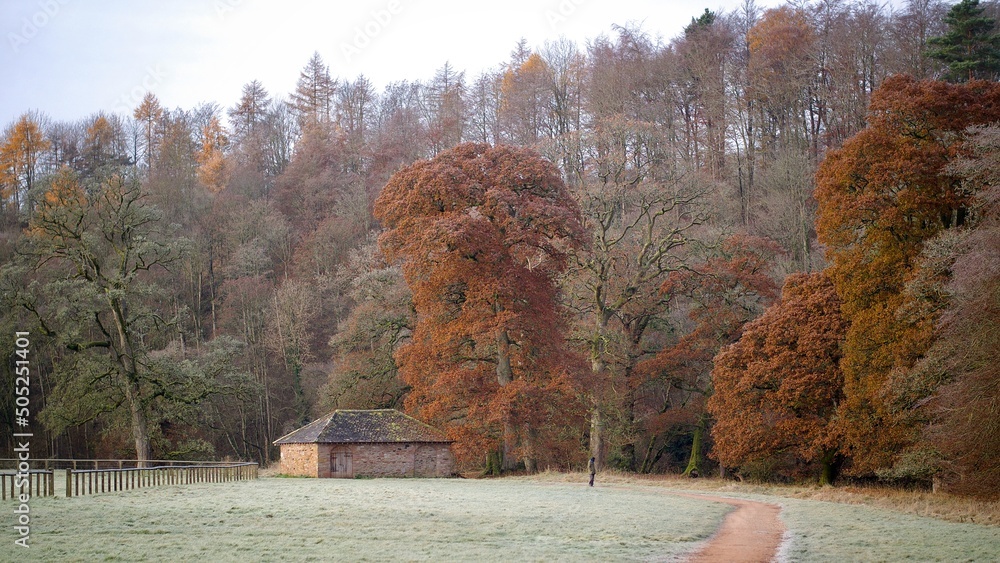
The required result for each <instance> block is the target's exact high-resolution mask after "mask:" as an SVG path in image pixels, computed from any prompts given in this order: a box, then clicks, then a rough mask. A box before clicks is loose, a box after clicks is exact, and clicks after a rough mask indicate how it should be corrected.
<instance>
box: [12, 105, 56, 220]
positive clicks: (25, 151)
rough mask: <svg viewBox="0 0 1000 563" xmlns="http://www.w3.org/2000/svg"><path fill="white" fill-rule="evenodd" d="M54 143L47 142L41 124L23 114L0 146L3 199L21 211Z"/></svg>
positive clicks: (28, 115)
mask: <svg viewBox="0 0 1000 563" xmlns="http://www.w3.org/2000/svg"><path fill="white" fill-rule="evenodd" d="M51 146H52V143H51V142H50V141H49V140H48V139H46V138H45V136H44V135H43V133H42V129H41V126H40V125H39V123H38V122H37V121H36V120H35V119H34V118H33V117H32V116H31V115H30V114H24V115H22V116H21V117H20V118H18V120H17V121H16V122H15V123H14V125H12V126H11V127H10V128H9V129H7V131H5V132H4V136H3V139H2V143H0V199H2V200H3V201H2V203H6V202H7V200H10V201H11V203H12V204H13V207H15V208H18V207H20V205H21V203H22V201H23V198H24V195H25V194H26V193H27V191H28V190H30V189H31V187H32V184H33V183H34V179H35V172H36V168H37V166H38V161H39V158H40V157H41V155H42V153H43V152H45V151H46V150H48V149H49V147H51Z"/></svg>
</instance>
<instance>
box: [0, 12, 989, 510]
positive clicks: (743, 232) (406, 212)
mask: <svg viewBox="0 0 1000 563" xmlns="http://www.w3.org/2000/svg"><path fill="white" fill-rule="evenodd" d="M996 13H997V7H996V5H995V4H993V3H982V4H980V3H978V2H976V1H975V0H963V1H962V2H961V3H959V4H955V5H950V4H946V3H943V2H938V1H934V0H910V1H908V2H906V3H904V4H903V5H901V6H899V7H896V8H892V7H891V6H889V5H885V4H880V3H877V2H871V1H862V0H834V1H808V2H789V3H788V4H785V5H783V6H781V7H778V8H775V9H768V10H763V9H759V8H758V7H756V5H755V4H754V3H753V1H752V0H749V1H748V2H745V3H744V4H743V7H742V8H741V9H738V10H735V11H733V12H730V13H714V12H711V11H709V10H705V11H704V12H703V13H700V14H699V13H693V14H691V15H692V16H693V17H692V19H691V22H690V24H689V25H687V26H686V27H685V29H684V31H683V33H682V34H681V35H679V36H677V37H674V38H671V39H659V38H657V37H658V36H657V33H656V30H648V29H642V28H640V27H634V26H626V27H614V28H613V30H612V31H611V32H610V33H609V34H608V35H605V36H600V37H595V38H593V39H592V40H590V41H588V42H586V44H584V45H579V44H575V43H572V42H570V41H568V40H557V41H552V42H548V43H545V44H544V45H535V46H532V45H528V44H527V43H526V42H524V41H521V42H518V43H515V44H513V45H512V47H513V50H512V52H511V54H510V58H509V60H506V61H498V62H497V63H496V64H495V66H494V67H493V68H492V70H489V71H487V72H483V73H481V74H479V75H476V76H472V75H467V74H466V72H465V71H463V70H462V69H456V68H454V67H452V66H451V65H450V64H449V63H447V62H445V63H443V64H442V66H441V67H440V68H439V70H438V71H437V72H436V73H435V75H434V76H433V77H429V78H428V79H427V80H426V81H419V82H395V83H391V84H388V85H386V86H385V87H384V88H381V89H378V88H376V87H375V86H374V85H373V84H372V83H371V82H370V81H369V80H368V79H366V78H365V77H364V76H356V77H343V76H337V75H336V69H335V68H329V67H328V66H327V64H326V63H325V62H324V61H323V59H322V57H321V56H320V55H319V54H318V53H317V54H315V55H313V57H312V58H311V59H310V60H308V61H306V62H305V66H304V67H303V68H302V70H301V74H300V78H299V81H298V85H297V87H296V89H295V91H293V92H270V91H268V89H267V87H266V85H264V84H262V83H260V82H259V81H257V80H253V77H247V78H248V79H249V81H248V82H247V83H246V85H245V86H244V87H243V90H242V93H235V92H234V98H235V97H236V96H237V95H239V98H238V102H237V103H235V104H234V105H232V106H229V107H224V106H221V105H219V104H217V103H206V104H203V105H200V106H198V107H193V108H167V107H163V106H162V105H161V103H160V101H159V100H158V99H157V97H156V94H155V92H149V93H147V94H146V96H145V98H144V99H143V100H142V102H141V104H139V105H138V106H137V107H135V108H134V111H133V112H132V114H131V115H121V114H113V113H101V112H99V113H95V114H93V115H90V116H86V117H82V118H81V119H79V120H78V121H72V122H65V121H54V120H52V119H49V118H48V117H46V115H45V113H44V108H39V109H32V110H30V111H26V112H25V113H24V114H23V115H21V116H20V117H19V118H18V119H16V120H15V121H14V122H12V123H9V124H7V125H6V128H5V129H4V131H3V132H2V137H0V187H2V198H0V206H2V209H0V234H2V236H0V255H2V264H3V266H2V270H0V290H2V299H3V307H2V309H0V326H2V327H3V333H4V334H8V335H13V334H14V333H15V332H17V331H30V333H31V342H32V349H31V354H32V364H31V365H32V368H33V372H32V378H31V397H32V405H33V407H34V411H33V412H34V413H38V417H37V418H38V421H39V423H38V428H37V429H36V430H35V432H36V434H35V435H36V441H35V445H34V448H35V450H34V451H33V456H34V457H44V456H46V455H47V456H51V457H61V458H68V457H78V458H108V457H133V456H138V458H139V459H165V458H180V459H198V458H223V457H233V458H241V459H248V460H255V461H259V462H262V463H268V462H270V461H273V460H275V459H276V456H277V449H276V448H275V447H274V446H273V445H272V442H273V441H274V440H275V439H276V438H278V437H279V436H281V435H283V434H285V433H287V432H289V431H291V430H293V429H295V428H297V427H298V426H300V425H302V424H305V423H307V422H309V421H311V420H313V419H314V418H315V417H318V416H320V415H322V414H323V413H325V412H328V411H329V410H332V409H335V408H399V409H402V410H405V411H407V412H409V413H410V414H413V415H415V416H417V417H418V418H420V419H421V420H424V421H426V422H429V423H431V424H434V425H436V426H438V427H440V428H442V429H443V430H444V431H446V432H447V433H448V434H449V436H450V437H452V438H453V439H455V440H456V444H455V451H456V454H457V455H458V456H459V460H460V462H461V463H462V464H464V467H465V468H466V469H468V470H476V471H487V472H490V473H500V472H507V471H529V472H530V471H535V470H540V469H545V468H547V467H551V468H573V467H577V468H579V467H581V466H583V465H584V464H585V463H586V460H587V459H588V458H589V457H590V456H591V455H593V456H595V457H597V458H598V460H599V461H598V463H599V464H600V466H602V467H613V468H618V469H622V470H625V471H634V472H641V473H654V472H674V473H684V474H686V475H691V476H697V475H699V474H700V475H707V474H709V473H716V474H717V473H718V472H720V471H721V472H722V473H723V474H727V475H735V476H738V477H740V478H754V479H770V480H779V481H792V480H796V481H798V480H817V479H819V480H822V481H825V482H829V481H833V480H835V479H838V478H849V479H854V480H863V481H875V480H879V481H883V482H886V483H891V484H896V485H906V486H909V485H919V486H930V484H931V483H935V484H943V485H945V486H948V487H950V488H951V489H952V490H955V491H959V492H965V493H971V494H984V495H990V494H993V495H995V494H996V491H997V490H998V489H997V487H995V486H993V485H991V483H996V479H997V478H1000V461H998V460H1000V426H998V425H1000V422H998V421H1000V413H998V412H997V404H998V395H1000V391H998V386H997V381H998V377H1000V373H998V365H1000V361H998V359H1000V358H998V353H997V350H1000V324H998V323H1000V260H998V259H997V256H998V251H1000V225H998V213H1000V208H998V205H1000V192H998V187H997V174H998V172H997V170H998V169H1000V168H998V158H1000V156H998V154H1000V152H998V151H1000V129H998V128H997V125H996V124H997V122H1000V85H998V84H997V82H996V79H997V78H998V76H1000V39H998V36H997V35H996V26H995V21H996V20H995V17H994V16H995V14H996ZM301 62H302V61H298V62H296V61H290V62H289V64H292V65H298V64H301ZM196 87H197V85H192V88H196ZM0 348H2V350H3V353H4V355H5V356H7V357H10V358H12V360H11V361H10V362H8V366H9V369H5V370H3V372H2V373H3V378H4V380H5V381H6V380H10V381H11V383H10V384H5V385H3V389H5V390H8V389H13V388H14V385H13V383H12V382H13V380H14V377H15V376H14V369H13V365H14V362H13V358H14V352H15V351H14V339H13V338H6V339H0ZM15 406H16V405H15V397H14V395H13V393H12V392H7V391H4V393H3V394H0V427H2V428H3V431H2V432H0V436H3V437H4V438H3V439H4V440H8V439H10V438H7V437H9V436H11V434H12V431H14V432H16V431H17V429H16V426H15V414H14V413H15ZM42 407H44V408H42ZM39 436H43V437H44V439H39V438H38V437H39ZM43 442H44V445H43Z"/></svg>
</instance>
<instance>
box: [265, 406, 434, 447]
mask: <svg viewBox="0 0 1000 563" xmlns="http://www.w3.org/2000/svg"><path fill="white" fill-rule="evenodd" d="M364 442H367V443H387V442H388V443H392V442H425V443H426V442H451V440H449V439H447V438H445V437H444V435H443V434H442V433H440V432H438V431H437V430H435V429H434V428H432V427H431V426H429V425H427V424H424V423H423V422H420V421H419V420H417V419H415V418H412V417H409V416H406V415H405V414H403V413H401V412H399V411H397V410H392V409H379V410H335V411H333V412H332V413H330V414H328V415H326V416H323V417H321V418H319V419H318V420H316V421H314V422H312V423H310V424H307V425H305V426H303V427H302V428H299V429H298V430H296V431H294V432H291V433H289V434H286V435H284V436H282V437H281V438H278V439H277V440H275V441H274V443H275V444H276V445H280V444H312V443H322V444H344V443H364Z"/></svg>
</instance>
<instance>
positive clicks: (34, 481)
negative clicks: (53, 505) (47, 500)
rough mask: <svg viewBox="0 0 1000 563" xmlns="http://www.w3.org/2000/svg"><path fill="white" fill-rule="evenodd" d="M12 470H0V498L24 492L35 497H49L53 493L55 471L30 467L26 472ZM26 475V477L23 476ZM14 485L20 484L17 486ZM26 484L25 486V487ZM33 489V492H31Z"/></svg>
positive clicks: (16, 495) (16, 496) (17, 495)
mask: <svg viewBox="0 0 1000 563" xmlns="http://www.w3.org/2000/svg"><path fill="white" fill-rule="evenodd" d="M18 475H19V474H18V473H17V472H12V471H0V490H2V491H3V492H2V493H0V500H7V498H8V493H9V498H12V499H16V498H18V497H19V496H20V495H22V494H24V493H28V494H30V495H31V496H35V497H50V496H54V495H55V473H54V472H53V471H45V470H41V469H32V470H31V471H28V472H27V474H24V473H21V474H20V475H21V479H18ZM25 475H27V478H25ZM15 485H20V486H19V487H17V486H15ZM25 485H27V487H25ZM32 489H34V492H32Z"/></svg>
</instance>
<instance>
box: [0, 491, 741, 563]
mask: <svg viewBox="0 0 1000 563" xmlns="http://www.w3.org/2000/svg"><path fill="white" fill-rule="evenodd" d="M728 510H729V507H728V506H725V505H719V504H714V503H704V502H700V501H697V500H691V499H685V498H679V497H673V496H669V495H664V494H663V491H662V490H655V489H648V488H641V487H640V488H628V487H596V488H593V489H591V488H590V487H586V486H585V485H584V484H565V483H531V482H524V481H512V480H495V481H479V480H469V481H463V480H450V479H449V480H445V479H427V480H424V479H398V480H397V479H377V480H331V479H315V480H306V479H261V480H258V481H256V482H241V483H230V484H206V485H190V486H184V487H163V488H159V489H143V490H137V491H129V492H123V493H113V494H105V495H95V496H91V497H81V498H72V499H65V498H54V499H37V500H36V501H35V503H34V504H33V505H32V513H33V520H32V548H31V555H32V557H33V558H35V557H37V558H38V560H60V561H73V560H84V561H89V560H112V561H113V560H121V561H141V560H162V559H163V558H164V557H166V556H168V554H169V558H170V559H173V560H185V559H193V558H202V559H205V560H211V561H226V560H232V561H245V560H324V561H325V560H351V561H364V560H387V559H393V560H400V559H402V560H449V561H454V560H468V561H471V560H476V561H498V560H581V561H586V560H618V561H620V560H649V559H661V558H668V557H671V556H677V555H680V554H683V553H687V552H689V551H691V550H692V549H694V548H695V546H696V544H697V542H699V541H701V540H704V539H705V538H707V537H708V536H709V535H711V534H712V533H713V532H714V530H715V529H716V527H717V526H718V524H719V523H720V521H721V520H722V518H723V516H724V514H725V513H726V512H727V511H728ZM9 549H11V548H8V547H6V546H4V547H0V559H6V557H5V555H8V554H7V553H6V552H7V551H8V550H9Z"/></svg>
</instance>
